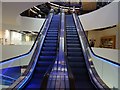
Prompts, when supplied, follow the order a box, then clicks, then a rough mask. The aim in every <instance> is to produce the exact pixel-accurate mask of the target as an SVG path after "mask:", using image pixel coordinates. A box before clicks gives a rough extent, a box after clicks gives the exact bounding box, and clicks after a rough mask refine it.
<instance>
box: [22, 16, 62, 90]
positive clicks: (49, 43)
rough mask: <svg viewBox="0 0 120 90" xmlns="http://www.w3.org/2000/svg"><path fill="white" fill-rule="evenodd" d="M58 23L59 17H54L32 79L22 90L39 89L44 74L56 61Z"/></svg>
mask: <svg viewBox="0 0 120 90" xmlns="http://www.w3.org/2000/svg"><path fill="white" fill-rule="evenodd" d="M59 22H60V15H54V16H53V18H52V20H51V23H50V26H49V29H48V31H47V34H46V37H45V40H44V43H43V45H42V49H41V52H40V55H39V58H38V61H37V64H36V67H35V70H34V72H33V75H32V78H31V80H30V81H29V82H28V83H27V84H26V85H25V86H24V88H23V90H30V89H35V88H40V87H41V83H42V80H43V78H44V75H45V73H46V72H47V70H48V68H49V66H50V65H51V64H52V62H53V61H54V60H55V59H56V53H57V46H58V30H59Z"/></svg>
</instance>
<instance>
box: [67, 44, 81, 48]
mask: <svg viewBox="0 0 120 90" xmlns="http://www.w3.org/2000/svg"><path fill="white" fill-rule="evenodd" d="M67 46H68V47H73V48H74V47H77V48H79V47H80V44H67Z"/></svg>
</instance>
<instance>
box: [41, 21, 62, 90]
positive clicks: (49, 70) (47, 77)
mask: <svg viewBox="0 0 120 90" xmlns="http://www.w3.org/2000/svg"><path fill="white" fill-rule="evenodd" d="M60 20H61V19H60ZM59 31H60V25H59V29H58V34H59ZM59 41H60V37H59V35H58V43H57V54H56V59H55V60H53V62H52V64H51V65H50V66H49V69H48V70H47V72H46V73H45V75H44V78H43V80H42V84H41V87H40V88H41V89H42V90H47V83H48V79H49V76H50V73H51V71H52V69H53V66H54V64H55V61H57V59H58V54H59V52H58V50H59Z"/></svg>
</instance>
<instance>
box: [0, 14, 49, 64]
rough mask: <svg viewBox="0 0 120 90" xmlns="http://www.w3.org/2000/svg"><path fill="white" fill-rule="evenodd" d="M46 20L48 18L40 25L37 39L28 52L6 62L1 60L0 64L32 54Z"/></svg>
mask: <svg viewBox="0 0 120 90" xmlns="http://www.w3.org/2000/svg"><path fill="white" fill-rule="evenodd" d="M47 18H48V16H47V17H46V18H45V21H44V23H43V24H42V27H41V28H40V31H39V33H38V35H37V37H36V39H35V41H34V43H33V45H32V47H31V48H30V50H29V51H28V52H27V53H25V54H21V55H18V56H15V57H12V58H9V59H6V60H2V61H0V64H2V63H3V62H7V61H10V60H13V59H17V58H20V57H22V56H26V55H28V54H30V53H31V52H32V50H33V48H34V47H35V44H36V43H37V41H38V37H39V36H40V35H41V31H42V29H43V28H44V25H45V23H46V20H47Z"/></svg>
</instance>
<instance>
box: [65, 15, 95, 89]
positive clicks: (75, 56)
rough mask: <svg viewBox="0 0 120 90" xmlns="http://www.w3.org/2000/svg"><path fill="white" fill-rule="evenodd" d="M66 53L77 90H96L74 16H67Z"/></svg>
mask: <svg viewBox="0 0 120 90" xmlns="http://www.w3.org/2000/svg"><path fill="white" fill-rule="evenodd" d="M65 18H66V47H67V48H66V52H67V58H68V64H69V66H70V69H71V71H72V74H73V76H74V79H75V88H76V89H81V90H82V89H84V88H86V89H91V90H94V89H95V90H96V88H95V86H94V85H93V83H92V82H91V80H90V77H89V73H88V70H87V66H86V63H85V59H84V55H83V51H82V46H81V43H80V39H79V36H78V32H77V29H76V26H75V23H74V19H73V16H72V15H66V17H65Z"/></svg>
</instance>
